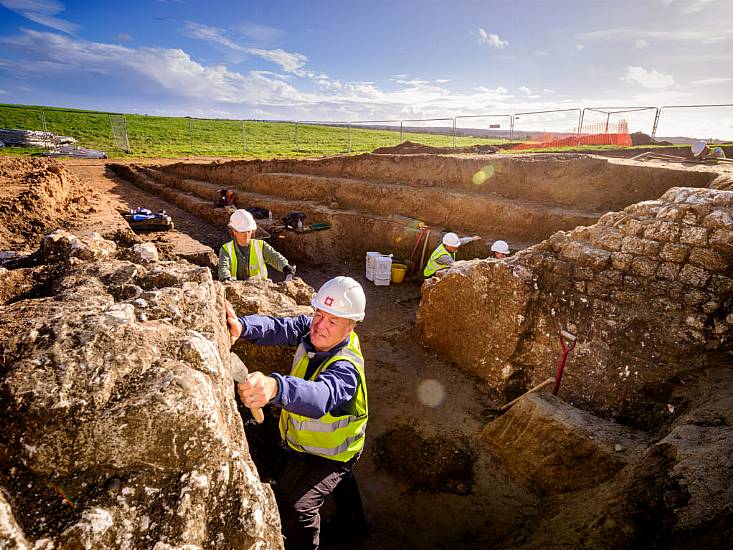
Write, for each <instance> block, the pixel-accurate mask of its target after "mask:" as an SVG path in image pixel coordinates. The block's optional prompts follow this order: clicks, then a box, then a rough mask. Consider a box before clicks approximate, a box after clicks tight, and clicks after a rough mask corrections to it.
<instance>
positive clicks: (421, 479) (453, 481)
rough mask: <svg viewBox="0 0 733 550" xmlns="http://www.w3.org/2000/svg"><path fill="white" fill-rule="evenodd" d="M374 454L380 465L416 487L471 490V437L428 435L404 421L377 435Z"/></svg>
mask: <svg viewBox="0 0 733 550" xmlns="http://www.w3.org/2000/svg"><path fill="white" fill-rule="evenodd" d="M374 454H375V460H376V464H377V467H378V468H380V469H384V470H387V471H389V472H391V473H392V474H393V475H395V476H396V477H397V478H398V479H399V480H401V481H402V482H403V483H405V484H407V485H408V486H409V487H410V489H411V490H413V491H426V492H429V493H454V494H458V495H466V494H469V493H470V492H471V486H472V484H473V462H474V456H473V453H472V451H471V450H470V449H469V446H468V442H467V441H461V442H458V441H452V440H449V439H446V438H445V437H439V436H433V437H425V436H423V435H421V434H420V433H418V432H417V430H415V428H413V427H412V426H408V425H402V426H397V427H396V428H393V429H392V430H389V431H388V432H386V433H384V434H382V435H380V436H379V437H378V438H377V440H376V449H375V451H374Z"/></svg>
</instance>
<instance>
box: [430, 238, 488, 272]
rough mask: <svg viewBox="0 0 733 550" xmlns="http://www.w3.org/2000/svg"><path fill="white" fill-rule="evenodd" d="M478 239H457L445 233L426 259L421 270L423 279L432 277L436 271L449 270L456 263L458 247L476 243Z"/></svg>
mask: <svg viewBox="0 0 733 550" xmlns="http://www.w3.org/2000/svg"><path fill="white" fill-rule="evenodd" d="M479 239H481V237H479V236H477V235H476V236H473V237H459V236H458V235H456V234H455V233H446V234H445V235H443V240H442V241H441V243H440V244H439V245H438V247H437V248H436V249H435V250H433V253H432V254H431V255H430V257H429V258H428V263H427V264H425V269H424V270H423V275H425V278H426V279H427V278H428V277H432V276H433V275H435V274H436V273H437V272H438V271H441V270H443V269H447V268H449V267H450V266H451V265H453V262H455V261H456V252H457V251H458V248H459V247H460V246H462V245H464V244H466V243H470V242H472V241H478V240H479Z"/></svg>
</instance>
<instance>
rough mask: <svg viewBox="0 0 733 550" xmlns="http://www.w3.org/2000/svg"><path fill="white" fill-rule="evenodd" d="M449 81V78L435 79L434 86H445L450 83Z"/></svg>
mask: <svg viewBox="0 0 733 550" xmlns="http://www.w3.org/2000/svg"><path fill="white" fill-rule="evenodd" d="M450 81H451V79H450V78H437V79H436V80H435V83H436V84H446V83H448V82H450Z"/></svg>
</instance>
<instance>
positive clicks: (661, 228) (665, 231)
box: [644, 220, 680, 243]
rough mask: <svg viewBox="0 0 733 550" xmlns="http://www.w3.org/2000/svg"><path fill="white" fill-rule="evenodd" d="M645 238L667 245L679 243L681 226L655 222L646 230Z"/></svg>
mask: <svg viewBox="0 0 733 550" xmlns="http://www.w3.org/2000/svg"><path fill="white" fill-rule="evenodd" d="M644 238H646V239H652V240H657V241H662V242H667V243H672V242H677V241H678V240H679V238H680V226H679V225H678V224H676V223H673V222H667V221H663V220H654V221H652V222H650V223H649V224H647V226H646V227H645V228H644Z"/></svg>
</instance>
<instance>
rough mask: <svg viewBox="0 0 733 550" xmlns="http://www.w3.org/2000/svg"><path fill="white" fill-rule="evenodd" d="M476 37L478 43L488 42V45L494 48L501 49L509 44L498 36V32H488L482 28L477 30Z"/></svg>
mask: <svg viewBox="0 0 733 550" xmlns="http://www.w3.org/2000/svg"><path fill="white" fill-rule="evenodd" d="M472 34H473V33H472ZM477 38H478V43H479V44H488V45H489V46H491V47H493V48H496V49H497V50H503V49H504V48H506V47H507V46H508V45H509V42H507V41H506V40H502V39H501V38H499V35H498V34H489V33H487V32H486V31H485V30H484V29H479V30H478V36H477Z"/></svg>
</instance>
